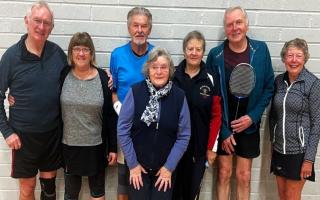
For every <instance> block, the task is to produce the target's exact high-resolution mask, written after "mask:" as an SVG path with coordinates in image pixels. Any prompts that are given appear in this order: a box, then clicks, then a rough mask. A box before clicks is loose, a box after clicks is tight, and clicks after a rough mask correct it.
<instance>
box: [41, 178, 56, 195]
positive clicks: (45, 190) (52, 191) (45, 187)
mask: <svg viewBox="0 0 320 200" xmlns="http://www.w3.org/2000/svg"><path fill="white" fill-rule="evenodd" d="M39 179H40V185H41V196H40V200H55V199H56V177H53V178H39Z"/></svg>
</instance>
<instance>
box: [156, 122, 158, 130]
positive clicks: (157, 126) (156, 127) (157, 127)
mask: <svg viewBox="0 0 320 200" xmlns="http://www.w3.org/2000/svg"><path fill="white" fill-rule="evenodd" d="M156 129H157V130H158V129H159V122H157V126H156Z"/></svg>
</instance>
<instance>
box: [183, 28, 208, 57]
mask: <svg viewBox="0 0 320 200" xmlns="http://www.w3.org/2000/svg"><path fill="white" fill-rule="evenodd" d="M192 39H197V40H199V41H201V42H202V49H203V52H205V51H206V39H205V38H204V36H203V34H202V33H201V32H200V31H197V30H195V31H191V32H189V33H188V34H187V35H186V36H185V37H184V39H183V43H182V49H183V52H184V53H185V52H186V48H187V45H188V42H189V41H190V40H192Z"/></svg>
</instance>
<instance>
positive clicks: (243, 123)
mask: <svg viewBox="0 0 320 200" xmlns="http://www.w3.org/2000/svg"><path fill="white" fill-rule="evenodd" d="M251 124H252V119H251V118H250V117H249V115H244V116H242V117H240V118H239V119H236V120H233V121H232V122H231V128H232V132H234V133H240V132H242V131H244V130H246V129H247V128H249V127H250V126H251Z"/></svg>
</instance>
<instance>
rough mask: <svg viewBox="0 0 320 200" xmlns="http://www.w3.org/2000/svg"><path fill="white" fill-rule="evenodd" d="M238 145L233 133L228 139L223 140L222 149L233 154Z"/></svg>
mask: <svg viewBox="0 0 320 200" xmlns="http://www.w3.org/2000/svg"><path fill="white" fill-rule="evenodd" d="M235 145H237V143H236V141H235V140H234V138H233V135H231V136H230V137H228V138H227V139H225V140H223V142H222V150H224V151H225V152H227V153H228V154H230V155H231V154H233V153H234V147H233V146H235Z"/></svg>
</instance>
